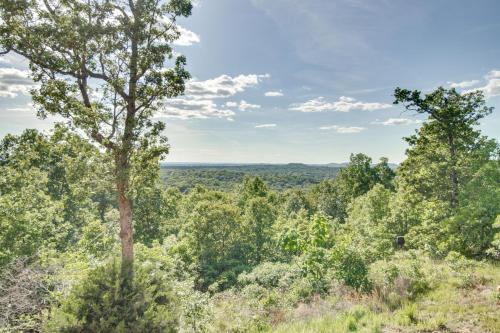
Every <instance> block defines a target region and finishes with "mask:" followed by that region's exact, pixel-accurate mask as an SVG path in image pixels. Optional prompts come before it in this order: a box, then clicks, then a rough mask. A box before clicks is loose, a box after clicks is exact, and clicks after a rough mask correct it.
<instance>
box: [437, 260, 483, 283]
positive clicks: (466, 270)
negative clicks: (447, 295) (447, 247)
mask: <svg viewBox="0 0 500 333" xmlns="http://www.w3.org/2000/svg"><path fill="white" fill-rule="evenodd" d="M445 261H446V263H447V264H448V265H449V267H450V269H451V271H452V275H453V276H454V277H455V278H457V280H458V286H459V287H460V288H465V289H469V288H473V287H475V286H478V285H482V284H484V283H485V282H486V281H485V278H484V277H483V276H481V275H479V274H478V273H476V269H477V268H478V266H479V263H478V262H476V261H473V260H469V259H467V258H465V257H464V256H463V255H461V254H460V253H458V252H454V251H451V252H450V253H449V254H448V256H446V259H445Z"/></svg>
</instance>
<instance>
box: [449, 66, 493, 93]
mask: <svg viewBox="0 0 500 333" xmlns="http://www.w3.org/2000/svg"><path fill="white" fill-rule="evenodd" d="M464 82H467V83H470V82H474V84H471V85H469V86H467V84H466V86H462V87H458V86H457V87H458V88H461V89H464V88H470V87H473V86H474V85H478V84H479V83H480V82H481V81H480V80H471V81H464ZM460 83H463V82H460ZM450 87H451V85H450ZM478 90H479V91H482V92H483V93H484V96H485V97H486V98H490V97H495V96H500V70H492V71H490V72H489V73H488V74H486V75H485V76H484V78H483V84H482V85H480V86H479V87H476V88H471V89H464V90H462V93H463V94H467V93H470V92H473V91H478Z"/></svg>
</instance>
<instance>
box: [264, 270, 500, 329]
mask: <svg viewBox="0 0 500 333" xmlns="http://www.w3.org/2000/svg"><path fill="white" fill-rule="evenodd" d="M435 269H436V270H446V274H444V276H445V278H443V279H442V280H441V281H439V282H438V283H437V285H436V286H435V287H434V288H433V289H432V290H431V291H429V292H427V293H426V294H424V295H421V296H420V297H418V298H417V299H416V300H413V301H406V302H404V303H403V304H402V305H401V306H400V307H398V308H397V309H391V308H390V307H389V306H387V305H386V304H383V303H382V302H381V301H379V300H377V299H375V298H373V297H372V298H370V297H364V298H362V297H361V298H360V299H359V300H358V301H357V302H351V303H349V302H348V303H347V305H345V306H344V308H343V309H340V310H332V309H335V308H336V307H335V305H332V306H330V307H324V308H325V309H329V310H325V312H323V313H320V314H318V313H317V312H314V311H311V312H312V313H315V316H313V317H311V318H302V319H296V318H293V315H292V316H288V317H287V318H286V319H284V320H283V322H282V323H280V324H278V325H276V326H274V327H271V328H270V329H269V331H268V332H276V333H306V332H315V333H316V332H317V333H327V332H334V333H344V332H346V333H349V332H366V333H368V332H370V333H371V332H373V333H377V332H388V333H396V332H398V333H400V332H415V333H416V332H422V333H423V332H443V333H444V332H468V333H500V291H499V290H497V288H498V286H500V265H499V264H498V263H496V264H482V265H480V266H478V267H477V268H475V269H474V271H473V272H472V274H473V276H466V277H464V276H461V275H460V274H461V273H460V272H458V273H457V272H452V271H451V270H449V269H448V268H447V266H446V265H444V264H442V263H436V265H435ZM464 280H466V282H464ZM471 281H472V282H471ZM329 299H330V300H332V301H335V300H338V299H337V298H334V297H330V298H329Z"/></svg>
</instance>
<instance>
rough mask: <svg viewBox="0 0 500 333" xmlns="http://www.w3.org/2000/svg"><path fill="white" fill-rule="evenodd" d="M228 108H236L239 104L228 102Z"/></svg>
mask: <svg viewBox="0 0 500 333" xmlns="http://www.w3.org/2000/svg"><path fill="white" fill-rule="evenodd" d="M226 106H227V107H228V108H236V107H238V103H236V102H226Z"/></svg>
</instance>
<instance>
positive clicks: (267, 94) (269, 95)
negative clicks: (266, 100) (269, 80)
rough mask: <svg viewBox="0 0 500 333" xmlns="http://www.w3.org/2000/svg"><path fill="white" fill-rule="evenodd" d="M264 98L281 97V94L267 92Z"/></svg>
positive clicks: (278, 92)
mask: <svg viewBox="0 0 500 333" xmlns="http://www.w3.org/2000/svg"><path fill="white" fill-rule="evenodd" d="M264 96H266V97H281V96H283V93H282V92H281V90H280V91H267V92H266V93H265V94H264Z"/></svg>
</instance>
